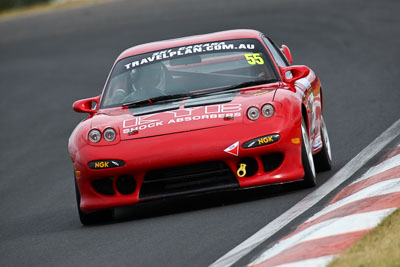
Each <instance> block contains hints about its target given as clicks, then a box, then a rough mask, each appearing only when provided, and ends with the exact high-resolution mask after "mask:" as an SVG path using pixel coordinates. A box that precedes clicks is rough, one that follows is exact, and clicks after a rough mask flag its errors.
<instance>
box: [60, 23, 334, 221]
mask: <svg viewBox="0 0 400 267" xmlns="http://www.w3.org/2000/svg"><path fill="white" fill-rule="evenodd" d="M291 63H292V56H291V53H290V51H289V48H288V47H287V46H285V45H282V47H281V48H278V47H277V46H276V45H275V44H274V43H273V42H272V40H271V39H269V38H268V37H265V36H264V35H263V34H262V33H260V32H258V31H255V30H231V31H224V32H217V33H211V34H205V35H197V36H191V37H186V38H180V39H173V40H167V41H160V42H154V43H148V44H144V45H139V46H135V47H132V48H129V49H127V50H125V51H124V52H122V54H121V55H120V56H119V57H118V58H117V60H116V61H115V63H114V66H113V68H112V70H111V72H110V75H109V77H108V79H107V82H106V84H105V87H104V90H103V92H102V94H101V95H99V96H96V97H93V98H88V99H83V100H78V101H76V102H75V103H74V104H73V109H74V110H75V111H77V112H86V113H88V114H89V117H88V118H86V119H85V120H83V121H82V122H81V123H79V125H78V126H77V127H76V128H75V130H74V131H73V133H72V134H71V137H70V139H69V146H68V148H69V152H70V155H71V159H72V162H73V166H74V170H75V184H76V194H77V202H78V210H79V216H80V219H81V222H82V223H83V224H90V223H94V222H97V221H100V220H105V219H110V218H112V216H113V208H115V207H118V206H124V205H132V204H136V203H138V202H142V201H148V200H152V199H157V198H164V197H170V196H177V195H187V194H198V193H201V192H206V191H215V190H226V189H234V188H249V187H256V186H263V185H267V184H275V183H286V182H292V181H298V180H303V183H304V185H306V186H314V185H315V183H316V174H315V170H317V171H319V170H328V169H330V168H331V150H330V145H329V138H328V133H327V130H326V126H325V123H324V119H323V116H322V107H323V106H322V89H321V84H320V80H319V79H318V77H317V76H316V75H315V73H314V72H313V71H312V70H310V69H309V68H308V67H306V66H299V65H291Z"/></svg>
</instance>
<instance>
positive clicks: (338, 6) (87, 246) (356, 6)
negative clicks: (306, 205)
mask: <svg viewBox="0 0 400 267" xmlns="http://www.w3.org/2000/svg"><path fill="white" fill-rule="evenodd" d="M398 10H400V2H399V1H397V0H381V1H364V0H363V1H361V0H354V1H348V0H336V1H334V0H331V1H328V0H302V1H297V0H268V1H267V0H254V1H229V0H226V1H215V0H214V1H208V0H204V1H198V0H187V1H175V0H164V1H149V0H147V1H145V0H136V1H115V2H113V3H106V4H99V5H94V6H88V7H83V8H73V9H68V10H60V11H55V12H52V13H45V14H41V15H30V16H27V17H25V18H13V19H6V20H4V19H0V88H1V97H0V103H1V104H0V125H1V131H0V143H1V146H0V149H1V153H0V214H1V219H0V254H1V255H0V265H1V266H37V265H41V266H73V265H77V266H108V265H110V264H112V265H119V266H121V265H122V266H126V265H129V266H206V265H209V264H211V263H212V262H214V261H215V260H217V259H218V258H219V257H221V256H222V255H224V254H225V253H226V252H228V251H229V250H230V249H232V248H233V247H235V246H236V245H237V244H239V243H240V242H242V241H243V240H245V239H246V238H247V237H249V236H250V235H252V234H253V233H254V232H256V231H257V230H258V229H260V228H261V227H263V226H264V225H265V224H267V223H268V222H270V221H272V220H273V219H274V218H276V217H277V216H279V215H280V214H281V213H283V212H285V211H286V210H287V209H289V208H290V207H291V206H293V205H294V204H295V203H297V202H298V201H299V200H301V199H302V198H304V197H305V196H306V195H307V194H309V193H310V192H311V191H312V190H313V189H302V190H293V188H283V187H280V186H276V187H269V188H265V189H262V190H250V191H248V190H247V191H244V192H231V193H223V194H211V195H207V196H201V197H191V198H186V199H177V200H170V201H160V202H157V203H153V204H148V205H144V206H141V207H136V208H131V209H124V210H121V211H119V213H118V214H117V215H118V216H117V220H116V221H115V222H114V223H112V224H103V225H96V226H91V227H84V226H82V225H81V224H80V222H79V220H78V216H77V211H76V203H75V196H74V187H73V171H72V164H71V162H70V159H69V156H68V151H67V142H68V137H69V135H70V133H71V132H72V130H73V128H74V127H75V125H76V124H77V123H78V122H79V121H80V120H81V119H82V118H83V117H84V115H81V114H76V113H73V111H72V109H71V105H72V103H73V101H75V100H77V99H80V98H85V97H90V96H95V95H98V94H99V93H100V91H101V89H102V87H103V84H104V82H105V79H106V76H107V74H108V72H109V70H110V68H111V65H112V63H113V62H114V59H115V58H116V57H117V56H118V54H119V53H120V52H121V51H122V50H123V49H125V48H127V47H130V46H132V45H136V44H140V43H144V42H149V41H156V40H162V39H170V38H176V37H182V36H187V35H193V34H201V33H208V32H213V31H219V30H226V29H233V28H254V29H258V30H260V31H262V32H264V33H265V34H267V35H268V36H270V37H271V38H272V39H274V40H275V41H276V42H277V43H279V44H281V43H285V44H287V45H288V46H289V47H290V48H291V50H292V54H293V56H294V63H295V64H304V65H308V66H310V67H311V68H312V69H313V70H315V71H316V73H317V74H318V75H319V77H320V78H321V80H322V85H323V90H324V101H325V103H324V109H325V111H324V112H325V120H326V123H327V126H328V129H329V134H330V137H331V144H332V150H333V155H334V168H333V170H332V171H329V172H325V173H320V174H319V175H318V184H319V185H321V184H322V183H324V182H325V181H326V180H327V179H328V178H329V177H330V176H332V175H333V174H334V173H335V172H336V171H337V170H339V169H340V168H341V167H342V166H344V165H345V164H346V163H347V162H348V161H349V160H351V159H352V158H353V157H354V156H355V155H356V154H357V153H358V152H359V151H361V150H362V149H363V148H364V147H365V146H367V145H368V144H369V143H370V142H371V141H372V140H374V139H375V138H376V137H377V136H378V135H379V134H380V133H381V132H383V131H384V130H385V129H387V128H388V127H389V126H390V125H391V124H392V123H394V122H395V121H396V120H397V119H398V118H399V114H400V87H399V85H398V79H399V77H400V68H399V66H398V61H399V59H400V52H399V47H400V35H399V34H398V33H399V32H400V17H399V16H398ZM319 205H322V203H320V204H319ZM316 208H318V207H316ZM291 227H292V228H293V227H294V225H291ZM282 234H284V233H282Z"/></svg>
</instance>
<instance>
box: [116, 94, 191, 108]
mask: <svg viewBox="0 0 400 267" xmlns="http://www.w3.org/2000/svg"><path fill="white" fill-rule="evenodd" d="M188 96H190V95H189V94H174V95H162V96H157V97H152V98H148V99H143V100H138V101H133V102H128V103H124V104H122V106H123V107H128V108H132V107H140V106H146V105H151V104H154V103H157V102H164V101H168V100H177V99H182V98H185V97H188Z"/></svg>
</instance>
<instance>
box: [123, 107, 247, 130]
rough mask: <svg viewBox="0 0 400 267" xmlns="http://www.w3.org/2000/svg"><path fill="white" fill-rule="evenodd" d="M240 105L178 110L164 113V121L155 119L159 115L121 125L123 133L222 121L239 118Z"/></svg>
mask: <svg viewBox="0 0 400 267" xmlns="http://www.w3.org/2000/svg"><path fill="white" fill-rule="evenodd" d="M241 110H242V105H241V104H221V105H212V106H205V107H195V108H189V109H178V110H172V111H166V112H164V113H163V114H170V116H166V117H167V118H166V119H164V120H160V119H155V117H156V116H160V114H152V115H146V116H141V117H136V118H132V119H129V120H124V121H123V123H122V128H123V133H125V134H128V133H129V132H132V131H136V130H145V129H147V128H154V127H158V126H162V125H168V124H176V123H186V122H190V121H198V120H209V119H223V118H225V117H227V116H228V117H240V116H241Z"/></svg>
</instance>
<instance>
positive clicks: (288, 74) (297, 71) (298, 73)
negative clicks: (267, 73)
mask: <svg viewBox="0 0 400 267" xmlns="http://www.w3.org/2000/svg"><path fill="white" fill-rule="evenodd" d="M279 70H280V71H281V74H282V78H283V81H284V82H287V83H292V82H295V81H296V80H298V79H301V78H304V77H306V76H307V75H308V74H309V73H310V69H309V68H308V67H306V66H303V65H293V66H289V67H279Z"/></svg>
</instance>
